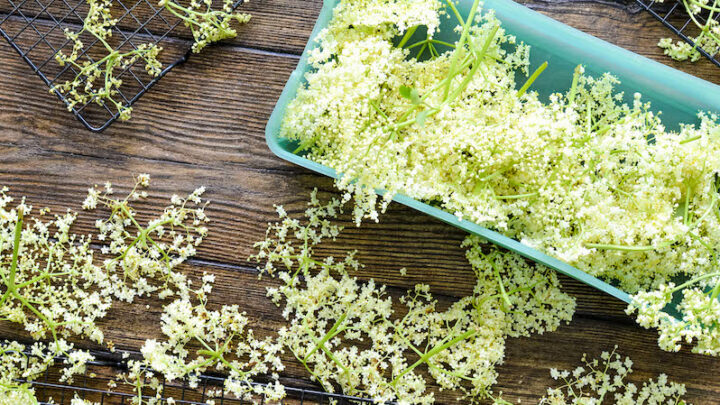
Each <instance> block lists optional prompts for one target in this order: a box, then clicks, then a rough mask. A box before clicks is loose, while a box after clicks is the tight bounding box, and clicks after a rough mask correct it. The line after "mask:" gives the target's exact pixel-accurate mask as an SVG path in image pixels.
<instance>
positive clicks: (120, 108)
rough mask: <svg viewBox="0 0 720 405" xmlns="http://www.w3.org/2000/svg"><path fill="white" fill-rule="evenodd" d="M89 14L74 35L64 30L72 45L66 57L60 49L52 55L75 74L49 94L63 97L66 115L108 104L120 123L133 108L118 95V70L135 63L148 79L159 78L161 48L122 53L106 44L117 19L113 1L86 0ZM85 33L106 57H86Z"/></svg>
mask: <svg viewBox="0 0 720 405" xmlns="http://www.w3.org/2000/svg"><path fill="white" fill-rule="evenodd" d="M86 1H87V4H88V13H87V15H86V16H85V19H84V21H83V27H82V29H81V30H79V31H77V32H73V31H71V30H69V29H67V28H66V29H65V31H64V34H65V37H66V38H67V40H68V42H69V43H71V44H72V51H71V53H70V54H69V55H67V54H66V53H64V52H63V50H62V49H61V50H60V51H58V52H57V54H56V55H55V59H56V60H57V62H58V63H59V64H60V66H65V65H72V66H73V67H74V68H75V69H74V70H72V71H73V72H76V74H75V76H74V77H73V79H72V80H67V81H65V82H64V83H61V84H58V85H54V86H52V87H51V89H50V92H51V93H53V92H58V93H59V94H61V95H63V96H64V99H65V101H66V103H67V108H68V111H72V110H73V109H75V108H79V109H81V108H83V106H85V105H87V104H89V103H92V102H94V103H97V104H99V105H106V104H111V105H113V106H114V107H115V109H116V111H117V115H118V117H119V118H120V120H123V121H124V120H127V119H129V118H130V113H131V112H132V108H131V107H129V106H127V105H125V104H124V103H123V101H122V97H121V94H120V87H121V86H122V84H123V82H122V80H121V79H120V78H119V77H117V76H116V74H117V73H116V72H117V71H118V70H121V71H124V70H126V69H129V68H130V67H131V66H133V65H134V64H136V62H142V63H144V64H145V71H146V72H147V74H148V75H149V76H150V77H157V76H158V75H160V72H161V70H162V65H161V63H160V62H159V61H158V59H157V57H158V54H159V53H160V51H161V50H162V48H160V47H158V46H157V45H155V44H140V45H138V46H136V47H133V49H131V50H127V51H124V52H123V51H121V50H119V49H114V48H113V47H112V46H110V45H109V44H108V41H107V40H108V39H109V38H110V37H111V36H112V31H113V28H114V27H115V25H116V24H117V21H118V20H117V19H115V18H113V17H112V15H111V13H110V7H111V6H112V0H86ZM84 33H88V34H90V35H92V36H93V37H94V39H95V40H96V41H97V42H99V43H100V44H102V48H103V50H102V51H103V52H105V53H106V54H107V55H105V57H100V58H96V59H95V60H93V59H92V58H90V57H89V55H88V54H87V49H85V45H84V43H83V42H82V40H81V36H82V35H83V34H84Z"/></svg>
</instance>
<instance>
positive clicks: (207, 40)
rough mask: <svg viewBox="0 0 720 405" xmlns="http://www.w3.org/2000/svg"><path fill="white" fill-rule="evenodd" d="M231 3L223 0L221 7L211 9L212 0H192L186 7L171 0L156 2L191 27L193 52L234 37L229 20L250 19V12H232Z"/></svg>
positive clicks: (231, 0) (235, 33) (230, 0)
mask: <svg viewBox="0 0 720 405" xmlns="http://www.w3.org/2000/svg"><path fill="white" fill-rule="evenodd" d="M247 1H248V0H244V2H247ZM233 4H234V1H233V0H223V1H222V9H219V10H217V9H213V2H212V0H203V1H201V0H192V1H190V4H189V6H187V7H186V6H183V5H181V4H180V3H177V2H175V1H173V0H160V1H159V2H158V5H159V6H160V7H164V8H165V10H167V11H168V12H169V13H170V14H172V15H174V16H175V17H177V18H179V19H181V20H182V21H183V24H185V26H186V27H190V28H191V30H192V34H193V38H194V40H195V42H194V43H193V45H192V51H193V52H195V53H198V52H200V51H201V50H202V49H203V48H205V47H206V46H207V45H208V44H211V43H213V42H217V41H221V40H223V39H227V38H235V36H237V31H236V30H235V29H234V28H232V27H231V26H230V23H231V22H233V21H236V22H237V23H239V24H245V23H247V22H248V21H250V18H251V16H250V14H247V13H240V12H236V13H233Z"/></svg>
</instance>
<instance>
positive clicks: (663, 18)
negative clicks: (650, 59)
mask: <svg viewBox="0 0 720 405" xmlns="http://www.w3.org/2000/svg"><path fill="white" fill-rule="evenodd" d="M635 1H636V2H637V3H638V4H639V5H640V7H642V8H643V9H644V10H646V11H647V12H648V13H650V14H652V15H653V17H655V18H657V19H658V20H659V21H660V22H662V23H663V24H664V25H665V26H666V27H667V28H668V29H669V30H670V31H672V32H674V33H675V35H677V36H678V37H680V38H681V39H682V40H683V41H685V42H687V43H689V44H690V45H692V46H693V47H695V48H696V49H697V50H698V52H700V54H701V55H702V56H704V57H706V58H707V59H708V60H710V62H712V63H714V64H715V65H716V66H718V67H720V55H719V54H718V51H716V50H711V51H708V50H706V49H703V48H701V47H698V46H697V45H696V44H695V42H694V41H693V40H692V39H690V37H694V36H696V35H697V34H698V33H699V28H698V27H697V26H696V24H695V23H694V22H693V20H692V19H691V18H690V16H688V14H687V11H686V9H685V5H684V4H683V3H682V1H681V0H665V1H664V2H662V3H659V2H657V1H654V0H635ZM706 18H707V17H706V16H703V15H698V16H696V19H697V20H698V22H699V23H701V24H705V22H706V21H707V20H706ZM713 18H714V19H715V20H718V21H720V13H716V14H715V16H714V17H713Z"/></svg>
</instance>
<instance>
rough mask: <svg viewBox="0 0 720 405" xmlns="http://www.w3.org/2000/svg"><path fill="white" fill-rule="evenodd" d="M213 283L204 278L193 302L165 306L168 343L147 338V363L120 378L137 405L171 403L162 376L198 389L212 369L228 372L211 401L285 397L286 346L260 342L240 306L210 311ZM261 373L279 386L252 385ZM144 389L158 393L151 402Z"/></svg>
mask: <svg viewBox="0 0 720 405" xmlns="http://www.w3.org/2000/svg"><path fill="white" fill-rule="evenodd" d="M214 281H215V277H214V276H213V275H210V274H205V275H204V276H203V278H202V285H201V286H200V287H199V288H198V289H197V290H192V292H191V294H190V295H191V297H190V298H188V297H185V298H181V299H178V300H175V301H173V302H172V303H170V304H168V305H166V306H165V309H164V311H163V314H162V317H161V319H162V326H161V330H162V332H163V334H164V335H165V337H166V340H165V341H162V342H159V341H157V340H154V339H151V340H147V341H146V342H145V344H144V345H143V347H142V349H141V353H142V355H143V358H142V360H131V361H130V362H129V363H128V368H129V372H128V373H127V374H125V375H121V376H120V378H121V379H122V380H123V381H124V382H125V383H127V384H130V385H132V386H133V387H134V391H135V393H136V397H135V398H134V401H135V402H134V403H135V404H136V405H141V404H146V403H147V404H155V403H160V402H159V401H164V400H166V399H163V398H162V397H161V394H162V387H163V385H162V382H161V379H160V378H159V377H162V381H167V382H173V381H176V380H180V379H184V380H185V381H186V382H187V383H188V386H189V387H190V388H191V389H194V388H197V387H198V383H199V381H200V378H199V377H200V375H201V374H202V373H207V372H209V371H215V372H219V373H223V374H226V378H225V382H224V388H223V389H222V390H221V391H222V392H217V393H216V392H208V393H207V395H208V397H209V398H211V397H214V396H216V395H217V396H220V395H223V394H225V395H232V396H234V397H236V398H238V399H242V400H247V401H251V402H252V401H253V399H252V398H253V396H254V395H263V396H264V397H265V398H267V400H270V401H279V400H281V399H282V398H284V396H285V390H284V387H283V386H282V385H281V384H279V383H278V382H277V379H278V374H277V373H278V372H280V371H282V370H283V369H284V366H283V364H282V361H281V359H280V354H281V353H282V347H281V345H280V344H278V343H276V342H274V341H272V340H271V339H270V338H265V339H259V338H256V337H255V336H254V334H253V331H252V330H251V329H249V328H248V319H247V316H246V314H245V313H244V312H241V311H240V309H239V307H238V306H237V305H223V306H222V307H221V308H219V309H218V310H212V309H209V308H208V303H207V299H208V295H209V294H210V292H211V290H212V283H213V282H214ZM259 375H264V376H269V377H270V378H272V379H273V381H274V383H271V384H267V385H252V384H251V383H252V380H253V378H255V377H257V376H259ZM145 390H151V391H153V392H154V398H153V397H152V396H151V399H150V400H148V399H147V398H146V397H147V396H148V393H147V392H146V391H145ZM223 397H224V396H223ZM146 401H147V402H146ZM163 403H164V402H163Z"/></svg>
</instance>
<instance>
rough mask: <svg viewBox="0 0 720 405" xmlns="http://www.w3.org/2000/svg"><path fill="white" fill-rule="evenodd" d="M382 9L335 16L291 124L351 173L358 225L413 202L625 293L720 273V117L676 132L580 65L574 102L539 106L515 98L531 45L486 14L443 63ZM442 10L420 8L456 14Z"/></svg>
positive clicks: (319, 156)
mask: <svg viewBox="0 0 720 405" xmlns="http://www.w3.org/2000/svg"><path fill="white" fill-rule="evenodd" d="M345 3H346V2H343V3H341V4H345ZM411 3H412V2H411ZM381 4H382V5H384V6H385V7H387V8H392V7H395V2H394V1H389V0H386V1H379V0H378V1H370V2H357V3H354V5H353V6H352V7H350V6H342V5H341V6H339V7H338V8H336V10H335V15H334V18H333V21H332V22H331V23H330V27H329V28H328V30H329V31H328V32H331V33H332V35H330V34H326V35H325V36H322V35H321V36H320V38H321V41H320V44H319V47H318V48H317V50H316V51H315V54H314V55H315V57H314V58H312V59H311V60H312V63H313V65H312V66H313V70H312V71H310V72H309V73H308V74H307V75H306V77H307V83H306V85H304V86H303V87H302V88H301V89H300V90H299V91H298V94H297V97H296V99H294V100H293V101H292V102H291V103H290V104H289V106H288V109H287V112H286V116H285V120H284V122H283V125H282V129H281V136H283V137H285V138H287V139H290V140H295V141H297V142H298V148H297V150H296V152H302V153H304V154H305V156H306V157H307V158H309V159H311V160H313V161H316V162H318V163H320V164H323V165H325V166H329V167H331V168H333V169H335V171H336V172H338V173H343V176H342V178H341V179H339V180H338V181H337V186H338V187H339V188H340V189H341V190H343V191H344V192H346V193H348V194H351V195H353V196H354V197H355V200H356V209H355V217H356V220H357V221H360V220H361V219H362V218H363V217H370V218H372V219H377V209H378V208H377V207H378V203H380V209H384V206H385V204H387V202H389V200H390V199H391V198H392V196H394V195H396V194H397V193H403V194H405V195H408V196H410V197H412V198H415V199H417V200H421V201H425V202H428V203H430V204H432V205H435V206H439V207H441V208H443V209H445V210H446V211H448V212H452V213H456V215H457V216H458V217H459V218H461V219H467V220H470V221H473V222H475V223H477V224H480V225H482V226H486V227H489V228H492V229H495V230H497V231H499V232H501V233H503V234H505V235H507V236H509V237H512V238H515V239H517V240H520V241H521V242H523V243H524V244H526V245H528V246H530V247H533V248H535V249H538V250H541V251H544V252H546V253H548V254H549V255H551V256H554V257H557V258H559V259H561V260H563V261H565V262H567V263H569V264H571V265H573V266H575V267H577V268H579V269H581V270H584V271H586V272H587V273H589V274H591V275H593V276H597V277H602V278H604V279H607V280H614V281H616V282H617V283H618V284H619V286H620V287H621V288H622V289H624V290H626V291H628V292H630V293H634V292H637V291H640V290H643V289H647V288H652V287H655V286H658V285H661V284H663V283H667V282H669V281H670V280H672V279H673V278H674V277H676V276H679V275H689V276H697V275H703V274H706V273H708V272H710V271H713V262H712V260H711V258H712V257H713V255H714V254H715V253H716V252H717V251H719V250H720V216H719V215H717V212H718V210H719V209H720V196H719V195H718V187H719V186H720V181H718V171H719V170H720V169H718V168H720V125H718V122H717V121H718V117H717V115H715V114H699V124H697V125H694V126H693V125H683V126H682V127H681V129H680V130H679V131H676V132H673V131H669V130H667V129H666V128H665V127H664V126H663V124H662V122H661V120H660V119H659V117H658V115H656V114H655V113H653V112H652V111H651V110H650V105H649V103H646V102H643V100H642V99H641V97H640V95H639V94H635V96H634V98H632V101H630V102H628V103H625V102H624V100H626V99H627V98H625V95H623V94H622V93H618V92H617V91H616V90H615V89H616V86H617V85H618V83H619V82H618V80H617V79H616V78H615V77H613V76H612V75H610V74H605V75H603V76H601V77H597V78H594V77H590V76H587V75H585V74H584V71H583V69H582V67H579V68H578V69H577V70H576V73H575V76H574V77H573V85H572V87H571V88H570V90H569V91H568V92H567V93H566V94H553V95H552V96H551V97H550V99H549V101H541V99H540V97H539V96H538V94H537V93H535V92H532V91H528V86H529V85H530V84H531V83H532V80H533V78H531V79H528V81H527V82H526V83H525V85H523V86H522V87H521V88H520V90H518V89H517V87H518V86H517V85H519V84H521V83H522V82H517V81H516V76H518V74H517V71H518V70H520V71H522V70H525V71H526V72H527V67H528V52H529V49H528V47H527V46H526V45H524V44H521V43H518V41H517V40H516V39H515V38H514V37H513V36H512V35H509V34H507V33H506V32H505V31H504V29H503V28H502V25H501V22H500V21H498V20H497V19H496V18H495V17H494V15H493V13H492V11H491V10H484V11H483V12H478V14H477V15H476V16H475V17H474V18H473V21H474V22H475V24H474V25H473V24H470V25H469V26H466V27H464V28H463V27H461V28H459V29H458V30H459V31H462V32H461V35H460V38H461V39H460V40H459V41H458V42H457V43H455V44H454V47H455V49H454V50H451V51H448V52H445V53H439V52H438V50H437V47H439V46H441V45H442V44H438V43H437V41H436V40H434V39H433V37H430V36H429V37H428V38H427V39H425V40H422V41H420V42H417V43H414V44H411V43H410V41H408V42H406V43H405V45H404V46H403V47H399V46H397V44H396V43H397V40H396V38H399V37H402V38H403V41H404V39H405V38H408V36H407V34H408V33H410V32H412V30H411V29H408V30H407V32H405V33H403V32H401V31H398V30H397V25H395V24H393V23H392V22H388V21H386V20H384V19H368V17H367V15H372V14H373V13H375V12H376V8H379V7H380V5H381ZM412 4H413V6H414V7H415V6H416V7H422V6H421V5H419V4H418V5H416V4H415V3H412ZM436 6H437V5H436V3H435V2H426V5H425V6H424V7H426V13H436V14H437V15H440V13H442V12H446V13H448V14H450V12H448V11H442V10H438V9H437V8H436ZM388 13H390V11H388ZM418 15H425V14H423V13H419V14H418ZM470 18H471V17H470V16H466V17H465V20H468V19H470ZM431 21H434V20H433V19H428V18H423V20H422V22H420V21H416V20H412V24H415V23H426V24H429V23H430V22H431ZM355 22H357V24H359V25H361V26H363V27H365V28H363V29H356V24H355ZM362 24H376V25H370V26H364V25H362ZM410 24H411V23H408V24H406V25H408V26H409V25H410ZM388 33H390V34H388ZM393 35H396V36H395V38H393ZM403 41H401V42H403ZM447 45H448V44H445V45H442V46H445V47H447ZM449 45H452V44H449ZM422 52H424V55H425V57H421V58H416V57H415V56H417V55H416V53H422ZM320 54H322V56H318V55H320ZM428 54H429V57H427V56H428ZM538 72H539V71H538ZM648 138H652V140H653V141H652V142H648ZM378 189H381V190H387V192H386V193H385V194H384V200H383V201H378V199H379V197H378V196H377V195H376V194H375V190H378Z"/></svg>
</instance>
